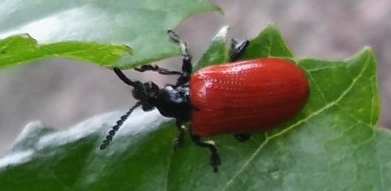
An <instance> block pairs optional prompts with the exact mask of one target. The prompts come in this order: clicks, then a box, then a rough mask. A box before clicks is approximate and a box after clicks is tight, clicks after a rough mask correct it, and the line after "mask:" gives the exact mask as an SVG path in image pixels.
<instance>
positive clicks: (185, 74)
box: [167, 30, 193, 86]
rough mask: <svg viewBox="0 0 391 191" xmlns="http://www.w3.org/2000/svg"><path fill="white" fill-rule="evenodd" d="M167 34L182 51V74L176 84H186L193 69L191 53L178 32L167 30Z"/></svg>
mask: <svg viewBox="0 0 391 191" xmlns="http://www.w3.org/2000/svg"><path fill="white" fill-rule="evenodd" d="M167 34H168V36H169V37H170V39H171V41H173V42H175V43H177V44H179V46H180V48H181V52H182V75H181V76H180V77H179V78H178V81H177V84H176V85H177V86H180V85H183V84H186V83H187V82H189V80H190V75H191V72H192V69H193V66H192V63H191V59H192V57H191V55H190V53H189V51H188V49H187V44H186V42H184V41H183V40H182V39H181V38H180V37H179V35H178V34H176V33H175V32H174V31H172V30H168V31H167Z"/></svg>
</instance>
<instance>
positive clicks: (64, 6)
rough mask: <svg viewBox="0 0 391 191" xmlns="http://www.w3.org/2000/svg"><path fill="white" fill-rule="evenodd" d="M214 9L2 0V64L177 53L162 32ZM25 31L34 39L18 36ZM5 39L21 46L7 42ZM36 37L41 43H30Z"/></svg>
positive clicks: (173, 0) (132, 60) (107, 62)
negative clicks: (56, 57) (47, 59)
mask: <svg viewBox="0 0 391 191" xmlns="http://www.w3.org/2000/svg"><path fill="white" fill-rule="evenodd" d="M215 10H220V9H219V8H218V7H217V6H216V5H213V4H211V3H210V2H209V1H208V0H132V1H130V0H127V1H126V0H122V1H116V2H111V1H105V0H95V1H61V0H42V1H26V2H23V3H19V2H17V1H4V2H1V3H0V12H1V19H0V26H1V28H0V38H5V39H4V40H2V43H0V50H3V51H5V52H9V50H8V48H10V49H12V52H13V54H2V53H1V52H0V63H1V65H0V67H1V66H10V65H14V64H17V63H21V62H28V61H31V60H36V59H42V58H47V57H52V56H61V57H67V58H76V59H78V60H84V61H90V62H97V63H98V64H100V65H103V66H106V67H113V66H116V67H121V68H130V67H134V66H136V65H140V64H144V63H147V62H151V61H156V60H160V59H162V58H167V57H170V56H173V55H177V54H179V49H178V47H177V46H176V45H175V44H173V43H171V42H169V39H168V37H167V34H166V31H167V30H168V29H172V28H174V27H176V26H177V25H178V24H179V23H180V22H182V21H183V20H184V19H185V18H187V17H189V16H190V15H192V14H195V13H198V12H201V11H215ZM26 33H28V34H29V35H30V36H31V37H32V38H34V39H36V40H34V39H31V38H29V37H26V36H25V35H22V36H18V35H17V34H26ZM14 35H16V36H14ZM23 37H24V39H23ZM17 39H18V40H17ZM9 40H14V41H13V42H14V43H17V44H19V46H18V47H13V46H10V45H9V44H7V42H8V41H9ZM15 40H16V41H15ZM36 41H38V44H39V46H40V48H39V47H38V48H34V47H31V46H32V45H34V44H35V45H36V44H37V43H36ZM52 43H54V44H52ZM122 44H123V45H126V46H129V47H131V48H132V52H133V54H132V55H130V54H127V53H126V51H125V50H128V48H126V47H121V46H118V45H122ZM42 46H48V48H49V49H47V50H46V51H44V50H43V49H44V48H42ZM52 49H54V50H55V52H51V51H52ZM84 51H86V52H84ZM119 53H122V54H121V55H120V56H118V54H119Z"/></svg>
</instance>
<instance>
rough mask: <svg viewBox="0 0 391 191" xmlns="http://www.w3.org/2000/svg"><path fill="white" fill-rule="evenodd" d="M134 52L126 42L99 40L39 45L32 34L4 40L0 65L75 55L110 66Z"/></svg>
mask: <svg viewBox="0 0 391 191" xmlns="http://www.w3.org/2000/svg"><path fill="white" fill-rule="evenodd" d="M130 52H131V50H130V48H128V47H126V46H124V45H110V44H100V43H95V42H76V41H67V42H65V41H64V42H58V43H51V44H43V45H38V44H37V41H36V40H35V39H33V38H31V37H30V36H29V35H14V36H10V37H8V38H6V39H3V40H0V68H2V67H7V66H11V65H15V64H20V63H25V62H29V61H32V60H37V59H43V58H49V57H64V58H71V59H75V60H80V61H86V62H95V63H100V64H101V65H103V66H106V65H111V64H112V63H114V62H115V61H117V60H118V59H119V58H121V56H122V55H123V54H125V53H130Z"/></svg>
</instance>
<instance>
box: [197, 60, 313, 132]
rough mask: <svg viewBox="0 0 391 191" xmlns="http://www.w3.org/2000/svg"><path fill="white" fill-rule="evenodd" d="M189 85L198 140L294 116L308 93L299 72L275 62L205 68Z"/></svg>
mask: <svg viewBox="0 0 391 191" xmlns="http://www.w3.org/2000/svg"><path fill="white" fill-rule="evenodd" d="M189 86H190V100H191V103H192V105H193V106H194V107H195V109H194V110H193V111H192V114H191V129H192V132H193V133H194V134H195V135H198V136H210V135H215V134H224V133H252V132H257V131H258V132H259V131H262V130H265V129H267V128H270V127H272V126H275V125H278V124H280V123H282V122H285V121H287V120H289V119H290V118H291V117H293V116H294V115H295V114H296V113H298V112H299V111H300V110H301V109H302V107H303V106H304V104H305V103H306V101H307V99H308V95H309V86H308V81H307V77H306V75H305V74H304V73H303V71H302V70H301V69H300V68H299V67H298V66H296V65H295V64H293V63H292V62H290V61H287V60H284V59H279V58H260V59H254V60H245V61H239V62H234V63H228V64H222V65H214V66H209V67H205V68H202V69H200V70H198V71H197V72H195V73H194V74H193V75H192V77H191V79H190V83H189Z"/></svg>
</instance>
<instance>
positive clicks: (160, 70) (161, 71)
mask: <svg viewBox="0 0 391 191" xmlns="http://www.w3.org/2000/svg"><path fill="white" fill-rule="evenodd" d="M134 70H136V71H137V72H145V71H154V72H158V73H159V74H162V75H183V73H182V72H179V71H172V70H168V69H165V68H160V67H159V66H156V65H143V66H141V67H140V68H134Z"/></svg>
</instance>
